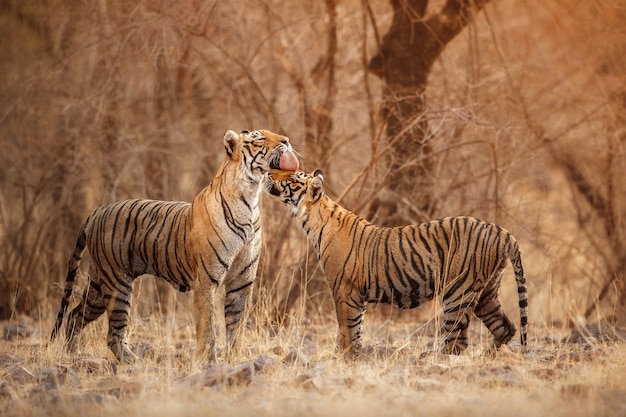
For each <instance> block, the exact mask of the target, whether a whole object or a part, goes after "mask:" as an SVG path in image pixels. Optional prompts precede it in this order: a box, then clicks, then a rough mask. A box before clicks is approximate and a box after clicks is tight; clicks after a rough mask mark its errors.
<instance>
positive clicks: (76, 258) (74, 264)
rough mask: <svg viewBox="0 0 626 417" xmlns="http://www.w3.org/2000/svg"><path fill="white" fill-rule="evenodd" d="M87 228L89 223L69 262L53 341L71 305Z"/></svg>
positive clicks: (77, 240)
mask: <svg viewBox="0 0 626 417" xmlns="http://www.w3.org/2000/svg"><path fill="white" fill-rule="evenodd" d="M86 226H87V222H85V223H84V224H83V225H82V226H81V229H80V232H79V233H78V237H77V238H76V245H75V246H74V252H72V256H71V257H70V260H69V262H68V267H67V277H66V278H65V291H64V293H63V299H61V308H60V309H59V314H57V319H56V322H55V323H54V328H53V329H52V334H51V335H50V340H51V341H52V340H54V338H55V337H56V336H57V333H58V332H59V330H60V329H61V325H62V324H63V318H64V317H65V313H66V312H67V307H68V306H69V304H70V297H71V296H72V289H73V288H74V280H75V279H76V273H77V272H78V266H79V265H80V260H81V258H82V255H83V251H84V250H85V244H86V241H87V234H86V233H85V228H86Z"/></svg>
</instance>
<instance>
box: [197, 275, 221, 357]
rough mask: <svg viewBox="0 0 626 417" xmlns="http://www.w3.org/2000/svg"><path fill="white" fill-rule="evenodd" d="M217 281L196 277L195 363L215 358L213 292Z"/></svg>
mask: <svg viewBox="0 0 626 417" xmlns="http://www.w3.org/2000/svg"><path fill="white" fill-rule="evenodd" d="M217 287H218V283H217V282H216V281H213V280H212V279H210V277H208V276H202V277H200V278H197V279H196V282H195V287H194V294H193V305H194V313H195V321H196V355H195V361H196V363H198V364H200V365H202V364H209V363H213V362H215V361H216V360H217V353H216V348H215V340H216V338H217V332H216V325H215V294H216V292H217Z"/></svg>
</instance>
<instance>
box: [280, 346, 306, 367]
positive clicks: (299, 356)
mask: <svg viewBox="0 0 626 417" xmlns="http://www.w3.org/2000/svg"><path fill="white" fill-rule="evenodd" d="M283 362H284V363H286V364H289V365H295V364H302V365H304V366H309V362H310V360H309V357H308V356H307V355H305V354H304V353H303V352H301V351H299V350H292V351H291V352H289V353H288V354H287V355H286V356H285V357H284V358H283Z"/></svg>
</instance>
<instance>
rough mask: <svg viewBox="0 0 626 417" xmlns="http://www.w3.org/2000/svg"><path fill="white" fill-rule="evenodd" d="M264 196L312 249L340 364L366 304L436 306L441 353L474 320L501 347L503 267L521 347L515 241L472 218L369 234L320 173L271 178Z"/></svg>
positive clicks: (354, 348)
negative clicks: (513, 286) (279, 206)
mask: <svg viewBox="0 0 626 417" xmlns="http://www.w3.org/2000/svg"><path fill="white" fill-rule="evenodd" d="M267 186H268V190H269V192H270V193H271V194H273V195H275V196H278V197H280V198H281V200H282V201H283V203H285V204H286V205H287V207H288V208H289V210H290V213H291V215H292V217H296V218H297V219H298V220H299V221H300V223H301V226H302V228H303V229H304V231H305V232H306V234H307V236H308V238H309V240H310V242H311V243H312V245H313V246H314V247H315V249H316V251H317V254H318V256H319V260H320V263H321V266H322V267H323V269H324V273H325V275H326V279H327V280H328V283H329V285H330V289H331V291H332V294H333V298H334V301H335V309H336V314H337V322H338V324H339V346H340V348H341V349H342V350H343V352H344V353H345V354H346V355H348V356H355V355H358V353H359V350H360V349H361V330H362V325H363V318H364V314H365V309H366V306H367V303H368V302H372V303H386V304H394V305H396V306H398V307H400V308H405V309H408V308H414V307H417V306H419V305H422V304H423V303H424V302H426V301H427V300H431V299H433V297H440V298H441V303H442V306H443V331H444V334H445V341H444V347H443V350H442V353H446V354H459V353H461V352H462V351H463V350H465V348H466V347H467V345H468V336H467V328H468V325H469V321H470V314H471V313H474V314H475V315H476V316H478V317H479V318H480V319H481V320H482V322H483V323H484V324H485V326H487V328H488V329H489V331H490V332H491V334H492V335H493V345H492V347H494V348H497V347H499V346H500V345H502V344H506V343H508V342H509V341H510V340H511V339H512V338H513V336H514V334H515V331H516V328H515V325H514V324H513V323H512V322H511V320H509V318H508V317H507V316H506V314H505V313H504V311H503V310H502V307H501V306H500V302H499V300H498V289H499V287H500V281H501V278H502V274H503V271H504V268H505V266H506V261H507V259H508V260H510V261H511V263H512V265H513V270H514V272H515V280H516V281H517V291H518V295H519V309H520V322H521V332H520V333H521V343H522V346H523V348H525V346H526V334H527V322H528V303H527V290H526V278H525V276H524V269H523V266H522V258H521V254H520V250H519V247H518V244H517V241H516V240H515V238H514V237H513V236H512V235H511V234H510V233H509V232H507V231H506V230H504V229H502V228H501V227H498V226H496V225H494V224H491V223H487V222H484V221H482V220H479V219H476V218H472V217H447V218H443V219H439V220H435V221H431V222H428V223H422V224H418V225H410V226H403V227H377V226H375V225H373V224H371V223H369V222H368V221H366V220H364V219H362V218H360V217H358V216H357V215H356V214H354V213H352V212H350V211H348V210H346V209H344V208H343V207H341V206H340V205H338V204H337V203H335V202H334V201H333V200H331V199H330V198H329V197H328V196H327V195H326V194H325V193H324V188H323V175H322V173H321V171H320V170H317V171H315V172H314V173H313V174H312V175H311V174H307V173H304V172H302V171H298V172H295V173H289V172H286V173H285V172H281V171H277V170H276V171H274V170H273V171H271V172H270V175H269V176H268V177H267Z"/></svg>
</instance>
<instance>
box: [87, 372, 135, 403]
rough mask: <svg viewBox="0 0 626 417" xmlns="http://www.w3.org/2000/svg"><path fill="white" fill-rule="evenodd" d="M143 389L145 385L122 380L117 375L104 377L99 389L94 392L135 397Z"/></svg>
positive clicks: (117, 396)
mask: <svg viewBox="0 0 626 417" xmlns="http://www.w3.org/2000/svg"><path fill="white" fill-rule="evenodd" d="M142 389H143V385H142V384H141V383H139V382H136V381H122V380H121V379H119V378H118V377H116V376H113V377H108V378H104V379H102V380H101V381H100V382H99V383H98V388H97V390H92V391H91V392H92V393H97V394H105V395H110V396H113V397H116V398H135V397H137V396H138V395H139V394H140V393H141V391H142Z"/></svg>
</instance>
